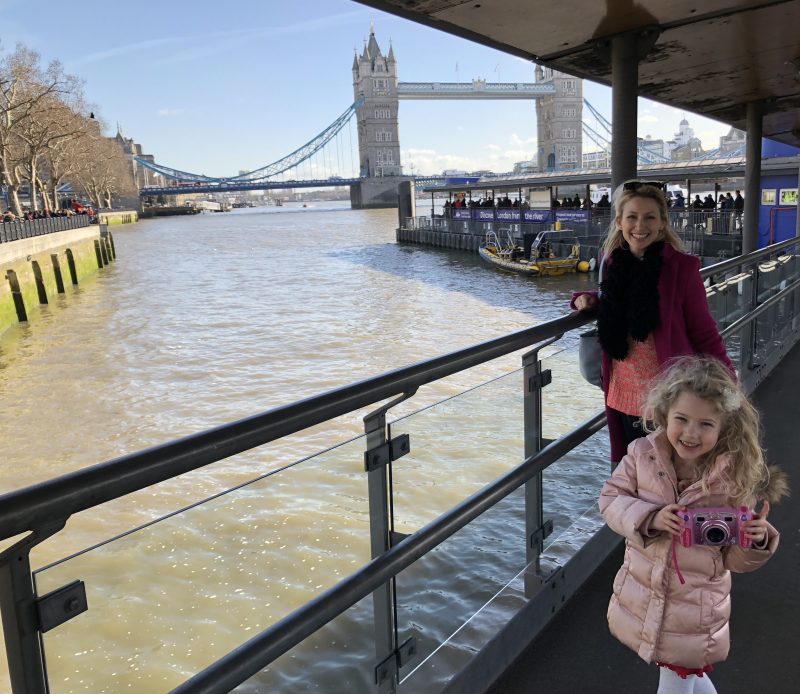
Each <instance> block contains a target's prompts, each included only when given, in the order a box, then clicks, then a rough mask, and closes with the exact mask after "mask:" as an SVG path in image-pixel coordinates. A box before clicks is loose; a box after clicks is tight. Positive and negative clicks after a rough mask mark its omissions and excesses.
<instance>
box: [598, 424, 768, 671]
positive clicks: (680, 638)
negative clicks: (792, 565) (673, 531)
mask: <svg viewBox="0 0 800 694" xmlns="http://www.w3.org/2000/svg"><path fill="white" fill-rule="evenodd" d="M671 454H672V448H671V446H670V445H669V442H668V441H667V438H666V435H665V434H664V433H663V432H662V431H657V432H655V433H652V434H650V435H648V436H647V437H645V438H641V439H637V440H635V441H633V442H632V443H631V444H630V446H629V447H628V453H627V455H625V456H624V457H623V459H622V461H621V462H620V464H619V465H618V466H617V468H616V470H615V471H614V474H613V475H612V477H611V479H610V480H608V481H607V482H606V483H605V485H604V486H603V490H602V492H601V494H600V511H601V512H602V514H603V517H604V518H605V520H606V522H607V523H608V525H609V527H610V528H611V529H612V530H614V531H615V532H617V533H619V534H620V535H622V536H624V537H625V558H624V560H623V562H622V567H621V568H620V570H619V572H618V573H617V576H616V578H615V579H614V593H613V595H612V597H611V602H610V604H609V606H608V624H609V628H610V629H611V633H612V634H613V635H614V636H615V637H616V638H618V639H619V640H620V641H621V642H622V643H624V644H625V645H626V646H628V647H629V648H631V649H633V650H634V651H635V652H636V653H638V654H639V656H640V657H641V658H643V659H644V660H645V661H647V662H652V661H654V660H658V661H662V662H667V663H672V664H673V665H682V666H683V667H687V668H702V667H703V666H705V665H708V664H711V663H716V662H719V661H721V660H725V658H726V657H727V655H728V649H729V646H730V637H729V633H728V620H729V618H730V609H731V602H730V592H731V575H730V572H731V571H736V572H746V571H753V570H754V569H757V568H759V567H760V566H762V565H763V564H764V563H765V562H766V561H767V560H768V559H769V558H770V557H771V556H772V554H773V553H774V552H775V550H776V549H777V547H778V537H779V536H778V532H777V531H776V530H775V528H773V527H772V526H769V529H768V540H767V545H766V549H742V548H741V547H739V546H738V545H733V546H731V547H726V548H724V549H720V548H716V547H708V546H705V545H696V546H693V547H683V546H681V544H680V542H676V543H675V544H676V546H675V552H676V556H677V559H678V565H679V568H680V571H681V573H682V574H683V577H684V579H685V581H686V583H685V584H681V583H680V581H679V579H678V576H677V573H676V571H675V566H674V564H673V561H672V540H671V536H670V535H668V534H666V533H662V532H659V531H657V530H653V529H651V528H650V522H651V520H652V518H653V516H654V514H655V513H656V512H657V511H658V510H659V509H661V508H662V507H663V506H665V505H666V504H672V503H680V504H684V505H686V506H689V507H704V506H731V505H732V504H731V503H730V502H729V500H728V499H727V498H726V496H725V495H724V494H723V491H722V489H723V488H722V483H721V478H720V473H721V472H722V471H723V470H724V469H725V468H726V467H727V466H728V464H729V461H728V458H727V456H720V457H719V458H717V460H716V461H715V464H714V468H713V469H712V472H711V475H710V477H709V489H710V495H708V496H704V495H703V492H702V489H701V485H700V482H696V483H694V484H692V485H691V486H689V487H688V488H687V489H686V490H685V491H684V492H683V493H682V494H680V495H679V494H678V488H677V483H678V481H677V477H676V475H675V469H674V468H673V466H672V462H671Z"/></svg>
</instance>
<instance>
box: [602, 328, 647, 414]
mask: <svg viewBox="0 0 800 694" xmlns="http://www.w3.org/2000/svg"><path fill="white" fill-rule="evenodd" d="M657 375H658V356H657V355H656V343H655V341H654V340H653V334H652V333H650V335H648V336H647V339H646V340H645V341H644V342H639V341H638V340H634V339H632V338H630V337H629V338H628V356H627V357H625V359H624V360H623V361H617V360H616V359H612V360H611V378H610V379H609V383H608V397H607V398H606V402H607V404H608V406H609V407H611V408H613V409H615V410H617V411H618V412H624V413H625V414H630V415H633V416H635V417H640V416H641V414H642V406H643V405H644V401H645V399H646V398H647V394H648V393H649V392H650V381H652V380H653V378H655V377H656V376H657Z"/></svg>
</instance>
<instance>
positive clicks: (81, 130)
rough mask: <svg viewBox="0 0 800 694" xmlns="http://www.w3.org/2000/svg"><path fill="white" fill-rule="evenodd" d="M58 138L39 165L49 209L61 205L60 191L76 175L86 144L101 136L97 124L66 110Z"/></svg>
mask: <svg viewBox="0 0 800 694" xmlns="http://www.w3.org/2000/svg"><path fill="white" fill-rule="evenodd" d="M58 128H59V130H58V131H57V132H58V133H59V135H58V136H56V137H52V138H51V139H50V140H49V141H48V145H47V147H46V148H45V149H44V151H43V152H42V156H41V160H40V163H39V171H40V172H41V179H42V185H41V186H40V190H41V191H42V197H43V198H44V199H45V200H46V201H47V203H46V204H48V207H49V209H53V208H54V207H56V206H57V205H58V188H59V186H60V185H61V184H62V183H63V182H64V181H65V180H68V179H69V177H70V176H71V175H72V174H73V173H74V172H75V171H76V169H77V167H78V164H79V162H80V160H81V152H82V150H83V148H84V146H85V143H86V141H87V140H88V139H89V137H91V136H92V135H93V134H94V135H96V134H97V128H98V124H97V121H95V120H92V119H89V118H86V117H84V116H82V115H80V113H76V112H75V111H74V110H72V109H71V108H68V107H66V106H63V107H62V108H60V109H59V111H58Z"/></svg>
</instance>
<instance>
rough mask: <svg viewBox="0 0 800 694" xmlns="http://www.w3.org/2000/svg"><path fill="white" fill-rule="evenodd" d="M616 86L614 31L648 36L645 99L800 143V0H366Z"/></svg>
mask: <svg viewBox="0 0 800 694" xmlns="http://www.w3.org/2000/svg"><path fill="white" fill-rule="evenodd" d="M358 1H359V2H361V3H362V4H364V5H369V6H371V7H375V8H377V9H380V10H383V11H386V12H390V13H393V14H396V15H399V16H402V17H405V18H407V19H411V20H413V21H416V22H420V23H423V24H427V25H429V26H432V27H435V28H437V29H441V30H442V31H446V32H449V33H451V34H455V35H458V36H462V37H464V38H467V39H470V40H473V41H476V42H478V43H482V44H485V45H487V46H491V47H493V48H497V49H499V50H501V51H504V52H507V53H511V54H513V55H517V56H520V57H523V58H527V59H530V60H533V61H535V62H537V63H540V64H542V65H545V66H547V67H551V68H553V69H554V70H559V71H561V72H565V73H568V74H572V75H575V76H577V77H583V78H586V79H589V80H593V81H595V82H600V83H601V84H606V85H610V84H611V60H610V41H609V39H610V37H612V36H614V35H617V34H620V33H626V32H636V33H638V34H640V35H641V36H642V45H643V50H642V52H643V53H644V55H643V56H642V58H641V63H640V65H639V95H640V96H643V97H647V98H649V99H653V100H655V101H658V102H660V103H663V104H667V105H669V106H673V107H676V108H681V109H685V110H687V111H691V112H694V113H699V114H701V115H704V116H707V117H709V118H714V119H716V120H719V121H722V122H724V123H728V124H730V125H732V126H734V127H736V128H740V129H742V130H745V129H746V110H747V103H748V102H750V101H763V103H764V105H763V109H764V110H763V113H764V120H763V129H764V130H763V134H764V137H768V138H771V139H774V140H778V141H780V142H784V143H786V144H790V145H794V146H798V147H800V0H772V1H767V0H761V1H760V2H759V1H751V2H747V1H746V0H743V1H741V2H733V1H731V0H702V2H701V1H700V0H670V1H669V2H665V1H664V0H658V1H656V0H640V2H632V1H631V0H606V1H605V2H600V1H599V0H558V1H557V2H553V0H491V1H488V0H483V1H476V0H470V1H469V2H465V1H463V0H358Z"/></svg>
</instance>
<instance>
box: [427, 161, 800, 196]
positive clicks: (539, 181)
mask: <svg viewBox="0 0 800 694" xmlns="http://www.w3.org/2000/svg"><path fill="white" fill-rule="evenodd" d="M799 167H800V157H775V158H772V159H763V160H762V161H761V171H762V172H764V173H770V174H785V175H792V176H794V175H796V174H797V170H798V168H799ZM638 170H639V175H640V176H646V177H649V178H653V179H656V180H659V181H665V182H667V181H668V182H675V183H682V182H684V181H686V180H692V181H713V180H721V179H730V178H743V177H744V173H745V158H744V157H729V158H718V159H695V160H690V161H672V162H663V163H659V164H641V165H640V166H639V168H638ZM610 183H611V169H581V170H578V171H558V172H553V171H546V172H542V173H534V174H524V175H520V176H517V177H513V178H512V177H507V176H503V177H500V176H497V177H489V176H487V177H484V178H481V179H480V180H479V181H475V182H473V183H453V184H449V185H448V184H445V185H430V186H425V187H424V188H423V191H425V192H428V193H430V192H435V191H448V190H457V191H468V190H492V189H503V188H512V189H513V188H546V187H548V186H560V185H589V184H594V185H601V184H605V185H608V184H610Z"/></svg>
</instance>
